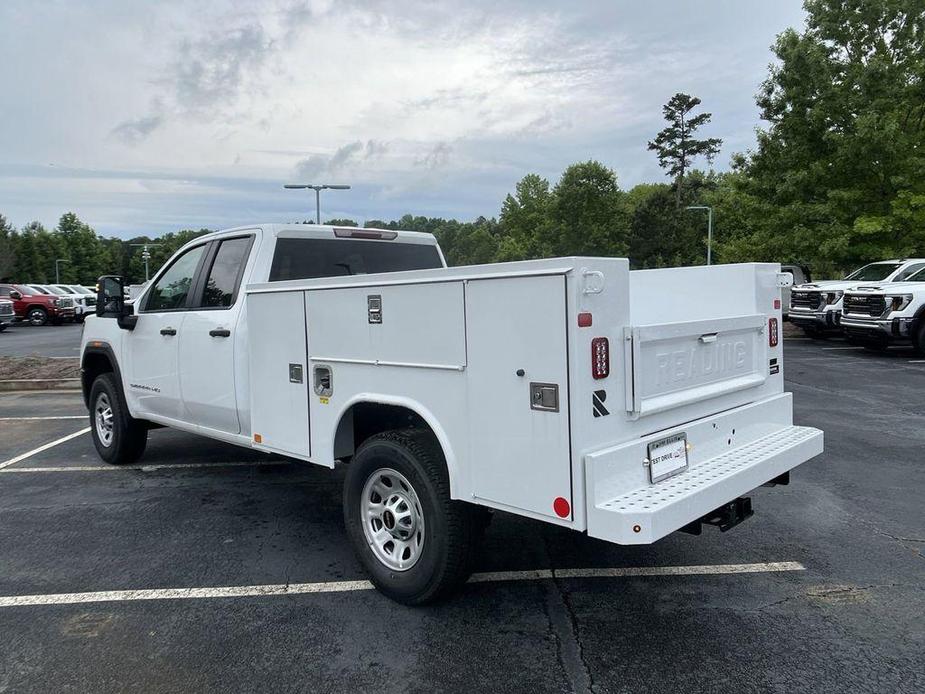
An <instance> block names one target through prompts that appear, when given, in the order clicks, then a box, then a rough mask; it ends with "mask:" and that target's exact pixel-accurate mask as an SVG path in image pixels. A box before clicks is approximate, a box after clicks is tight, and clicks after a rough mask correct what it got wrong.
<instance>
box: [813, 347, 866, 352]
mask: <svg viewBox="0 0 925 694" xmlns="http://www.w3.org/2000/svg"><path fill="white" fill-rule="evenodd" d="M858 349H864V348H863V347H823V348H822V351H823V352H842V351H848V350H858Z"/></svg>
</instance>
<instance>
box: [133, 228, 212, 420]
mask: <svg viewBox="0 0 925 694" xmlns="http://www.w3.org/2000/svg"><path fill="white" fill-rule="evenodd" d="M207 246H208V244H202V245H199V246H194V247H193V248H190V249H189V250H187V251H185V252H184V253H183V254H182V255H180V256H178V257H177V258H176V259H175V260H174V261H173V262H172V263H171V264H170V265H169V266H167V267H166V268H165V269H164V270H163V271H162V272H161V273H160V274H159V275H158V277H156V278H155V279H154V283H153V285H152V286H151V288H150V289H149V290H148V291H147V292H145V294H144V296H143V297H142V298H141V299H140V301H141V303H140V305H139V306H137V307H136V311H135V313H136V315H137V316H138V322H137V323H136V324H135V329H134V330H131V331H127V332H126V333H125V337H124V343H123V344H124V349H125V354H124V361H125V364H126V366H127V368H126V374H125V376H126V383H125V384H124V387H125V393H126V396H127V397H128V398H129V399H130V400H131V401H132V402H133V403H135V407H134V408H133V409H134V410H135V411H136V412H138V413H140V414H141V415H145V414H153V415H159V416H161V417H169V418H171V419H178V420H181V421H182V420H183V419H184V409H183V401H182V399H181V397H180V381H179V377H178V349H177V347H178V336H179V334H180V331H181V330H182V329H183V323H184V321H185V319H186V315H187V314H186V312H187V305H188V301H189V297H190V289H191V288H192V286H193V281H194V279H195V278H196V277H197V276H198V272H199V268H200V266H201V265H202V264H203V262H204V260H205V256H206V250H207Z"/></svg>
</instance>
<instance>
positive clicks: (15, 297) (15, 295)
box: [10, 289, 22, 301]
mask: <svg viewBox="0 0 925 694" xmlns="http://www.w3.org/2000/svg"><path fill="white" fill-rule="evenodd" d="M10 298H11V299H13V300H15V301H19V300H20V299H22V294H21V293H20V292H18V291H16V290H15V289H11V290H10Z"/></svg>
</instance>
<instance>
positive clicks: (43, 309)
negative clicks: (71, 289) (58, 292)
mask: <svg viewBox="0 0 925 694" xmlns="http://www.w3.org/2000/svg"><path fill="white" fill-rule="evenodd" d="M0 298H2V299H10V300H11V301H12V302H13V311H14V312H15V313H16V315H17V316H18V317H19V318H20V319H22V320H25V321H28V322H29V323H30V324H31V325H45V324H46V323H48V322H49V321H51V322H52V323H54V324H56V325H57V324H58V323H60V322H61V321H64V320H73V319H74V302H73V301H72V300H71V299H68V298H67V297H62V296H54V295H51V294H40V293H39V292H37V291H36V290H34V289H31V288H30V287H27V286H25V285H22V284H0Z"/></svg>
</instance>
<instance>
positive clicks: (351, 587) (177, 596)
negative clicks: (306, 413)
mask: <svg viewBox="0 0 925 694" xmlns="http://www.w3.org/2000/svg"><path fill="white" fill-rule="evenodd" d="M805 570H806V567H805V566H803V565H802V564H801V563H799V562H796V561H782V562H763V563H757V564H716V565H705V566H636V567H620V568H613V569H552V570H550V569H541V570H537V571H496V572H492V573H483V574H475V575H473V576H472V578H470V579H469V581H470V582H471V583H495V582H502V581H541V580H546V579H552V578H615V577H628V576H709V575H715V574H745V573H775V572H781V571H805ZM358 590H373V584H372V583H370V582H369V581H325V582H320V583H285V584H284V583H278V584H270V585H258V586H220V587H215V588H154V589H149V590H107V591H99V592H93V593H49V594H44V595H9V596H5V597H0V608H3V607H34V606H38V605H77V604H84V603H93V602H136V601H140V600H206V599H214V598H247V597H269V596H278V595H304V594H309V593H346V592H352V591H358Z"/></svg>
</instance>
